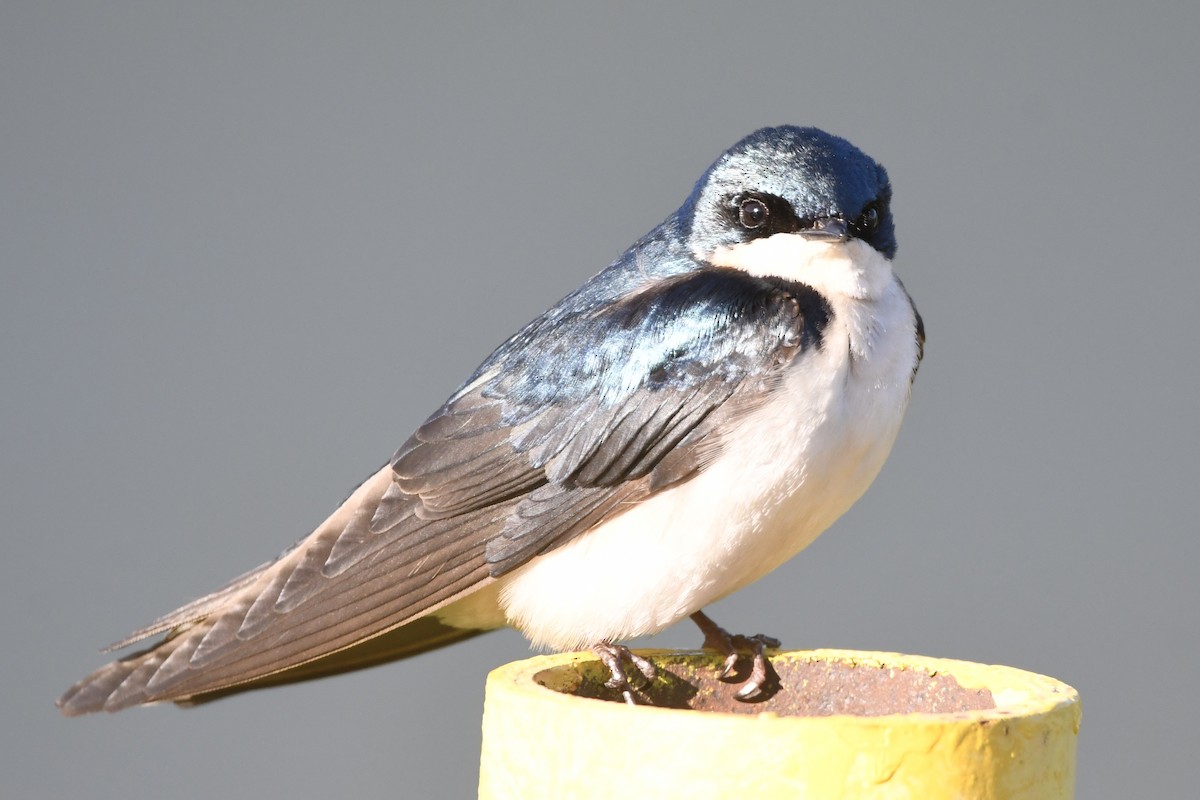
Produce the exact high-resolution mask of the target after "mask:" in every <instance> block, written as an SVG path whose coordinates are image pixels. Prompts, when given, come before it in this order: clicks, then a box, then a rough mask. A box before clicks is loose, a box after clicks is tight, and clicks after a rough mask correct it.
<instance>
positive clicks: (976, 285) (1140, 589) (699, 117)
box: [0, 2, 1200, 798]
mask: <svg viewBox="0 0 1200 800" xmlns="http://www.w3.org/2000/svg"><path fill="white" fill-rule="evenodd" d="M1106 6H1107V7H1106ZM1135 6H1136V7H1135ZM1198 34H1200V6H1198V5H1197V4H1195V3H1189V2H1177V3H1173V4H1156V3H1139V4H1126V3H1110V4H1102V3H1086V4H1085V3H1078V4H1074V5H1073V6H1072V5H1071V4H1053V5H1052V4H1046V3H992V4H987V5H986V6H984V5H983V4H979V5H977V6H974V7H972V8H971V9H970V10H967V9H966V8H964V7H963V4H958V3H945V4H942V5H935V4H928V3H927V4H924V5H923V6H921V7H920V8H919V9H917V10H914V9H906V8H902V7H900V4H893V3H881V4H873V5H858V4H853V5H852V4H849V3H841V4H838V3H822V4H819V5H813V6H811V7H809V6H808V5H807V4H803V3H787V4H774V5H758V4H754V3H733V2H724V3H688V4H679V5H677V6H674V7H671V8H668V7H666V6H659V5H643V4H628V5H622V4H599V3H594V4H591V6H590V8H588V9H587V10H583V11H579V10H570V9H569V8H568V7H566V6H562V5H559V4H545V5H542V6H540V7H532V6H527V7H516V6H507V5H506V6H505V7H504V8H503V9H501V8H500V7H499V4H497V6H496V7H485V6H484V5H483V4H480V6H460V7H453V6H450V5H439V6H437V7H436V8H435V7H434V6H433V4H429V7H428V8H426V9H424V10H420V11H409V10H402V9H401V4H399V3H397V4H369V5H368V4H349V3H339V4H328V5H326V6H323V7H322V6H316V5H304V4H299V3H279V4H274V5H264V4H246V3H231V4H228V5H225V4H216V3H207V4H173V3H143V4H136V3H103V4H101V3H80V4H63V3H35V2H28V3H24V2H4V3H3V5H0V359H2V362H0V367H2V372H0V375H2V381H3V383H2V388H0V402H2V403H3V406H2V415H0V437H2V438H0V497H2V499H3V512H4V513H3V523H4V527H3V531H2V533H0V536H2V539H0V541H2V542H3V547H4V556H3V559H0V581H2V582H0V591H2V592H3V602H2V603H0V620H2V624H3V639H2V641H3V655H2V658H3V677H4V687H5V690H4V704H3V715H2V721H0V735H2V736H3V741H2V742H0V753H2V754H3V755H2V756H0V758H2V763H0V766H2V768H0V794H3V795H4V796H5V797H14V798H15V797H83V796H87V797H93V798H108V797H112V798H116V797H122V798H124V797H185V798H186V797H248V796H260V797H284V796H286V797H291V798H320V797H330V796H336V797H381V798H382V797H416V796H430V797H450V798H454V797H467V796H470V795H472V794H473V792H474V789H475V782H476V779H477V758H478V748H479V720H480V712H481V703H482V696H483V684H484V679H485V676H486V674H487V672H488V670H489V669H491V668H493V667H496V666H498V665H500V664H503V663H505V662H507V661H511V660H514V659H518V658H522V657H525V656H526V655H527V654H528V653H529V650H528V647H527V646H526V644H525V642H524V640H523V639H522V638H521V637H520V636H519V635H517V634H516V633H513V632H511V631H503V632H498V633H495V634H491V635H488V636H485V637H482V638H480V639H477V640H475V641H473V642H470V643H467V644H464V645H461V646H458V647H455V648H452V649H449V650H445V651H441V652H437V653H432V654H429V655H426V656H422V657H420V658H417V659H414V660H411V661H408V662H404V663H400V664H394V665H390V666H387V667H383V668H379V669H375V670H370V671H367V672H363V673H359V674H356V675H351V676H345V677H340V678H337V679H334V680H326V681H320V682H317V683H311V684H306V685H301V686H296V687H291V688H285V689H276V690H271V691H265V692H257V693H251V694H248V695H244V696H239V697H236V698H232V699H228V700H224V701H221V702H218V703H215V704H212V705H209V706H206V707H203V708H199V709H194V710H178V709H176V708H174V707H170V706H167V707H157V708H151V709H136V710H132V711H127V712H124V713H122V714H119V715H116V716H108V715H101V716H94V717H90V718H85V719H72V720H67V719H62V718H60V717H59V715H58V713H57V711H56V710H55V708H54V706H53V701H54V699H55V698H56V697H57V696H58V695H59V693H60V692H62V690H64V689H65V688H66V687H67V686H68V685H70V684H71V683H72V682H73V681H75V680H76V679H78V678H80V677H82V676H83V675H84V674H85V673H87V672H88V671H90V670H91V669H93V668H94V667H96V666H98V665H99V664H101V663H102V661H103V660H104V657H103V656H101V655H99V654H97V653H96V648H97V647H99V646H102V645H104V644H105V643H107V642H109V641H112V640H114V639H116V638H119V637H120V636H122V635H124V634H125V633H127V632H128V631H129V630H131V629H133V628H134V627H136V626H138V625H141V624H143V623H146V622H148V621H149V620H150V619H152V618H153V617H155V616H156V615H158V614H159V613H162V612H164V611H168V610H170V609H172V608H174V607H175V606H177V605H179V604H181V603H182V602H184V601H186V600H189V599H191V598H192V597H195V596H197V595H199V594H202V593H204V592H206V591H208V590H210V589H212V588H214V587H216V586H217V585H219V584H221V583H222V582H224V581H225V580H226V579H228V578H231V577H232V576H234V575H235V574H238V573H240V572H241V571H242V570H244V569H247V568H249V567H251V566H253V565H255V564H258V563H260V562H261V561H263V560H265V559H267V558H269V557H271V556H272V555H274V554H275V553H276V552H278V551H279V550H280V549H282V548H283V547H284V546H286V545H288V544H290V543H291V542H292V541H294V540H295V539H297V538H299V537H300V536H301V535H303V534H305V533H307V532H308V530H310V529H311V527H312V526H313V525H315V524H316V523H317V522H319V521H320V520H321V519H323V518H324V516H325V514H326V513H327V512H328V511H330V510H331V509H332V508H333V507H334V506H335V505H336V504H337V503H338V502H339V501H340V500H341V499H342V498H343V496H344V495H345V494H346V493H347V492H348V491H349V490H350V489H351V488H352V487H353V486H354V485H355V484H356V483H357V482H358V481H359V480H360V479H362V478H363V477H365V476H366V475H367V474H368V473H370V472H371V471H372V470H373V469H375V468H376V467H377V466H378V465H379V464H381V463H382V462H383V461H384V460H386V459H387V458H388V457H389V456H390V455H391V453H392V451H393V450H394V449H395V448H396V447H397V446H398V445H399V444H400V443H401V442H403V441H404V439H405V438H406V437H407V436H408V434H409V433H410V432H411V430H412V429H413V428H414V427H415V426H416V425H418V424H419V423H420V422H421V421H422V420H423V419H424V418H425V416H426V415H427V414H428V413H429V412H430V411H432V410H433V409H434V408H436V406H437V405H438V404H439V403H440V402H441V401H442V400H443V399H444V398H445V396H446V395H447V394H448V393H449V392H450V391H451V390H452V389H453V388H454V387H455V386H456V385H457V384H458V383H459V382H460V381H461V380H462V379H463V378H465V377H466V376H467V375H468V374H469V372H470V371H471V370H472V369H473V368H474V367H475V366H476V365H477V364H478V363H479V361H480V360H482V359H483V357H484V356H486V355H487V354H488V353H489V352H490V351H491V349H492V348H493V347H494V346H495V345H496V344H498V343H499V342H500V341H501V340H502V339H503V338H505V337H506V336H507V335H508V334H510V333H511V332H512V331H514V330H515V329H516V328H518V327H519V326H521V325H522V324H524V323H525V322H526V321H528V320H529V319H531V318H532V317H534V316H535V315H537V314H538V313H540V312H541V311H542V310H543V309H544V308H546V307H547V306H548V305H550V304H551V303H553V302H554V301H555V300H557V299H558V298H559V297H561V296H562V295H563V294H565V293H567V292H568V291H570V290H571V289H573V288H574V287H575V286H577V285H578V284H579V283H580V282H581V281H583V280H584V279H585V278H587V277H588V276H590V275H591V274H593V273H594V272H596V271H598V270H599V269H601V268H602V267H604V266H605V265H606V264H608V263H609V262H610V261H611V260H612V259H613V258H615V257H616V256H617V255H619V254H620V253H621V251H622V250H623V249H624V248H625V247H626V246H627V245H629V244H630V243H631V242H632V241H633V240H634V239H635V238H636V237H638V236H639V235H641V234H642V233H644V232H645V231H646V230H648V229H649V228H651V227H652V226H654V225H655V224H657V223H658V222H659V221H660V220H662V219H663V218H664V217H665V216H666V215H667V214H669V213H670V212H671V211H673V210H674V209H675V208H676V207H677V206H678V204H679V203H680V202H681V201H682V200H683V198H684V197H685V196H686V195H687V193H688V192H689V190H690V188H691V186H692V183H693V182H694V181H695V180H696V178H697V177H699V175H700V173H701V172H702V171H703V170H704V169H705V168H706V167H707V166H708V164H709V163H710V162H711V161H712V160H713V159H714V158H715V157H716V156H717V155H718V154H719V153H720V152H721V151H722V150H724V149H725V148H726V147H727V146H729V145H730V144H732V143H733V142H734V141H736V140H737V139H738V138H740V137H741V136H743V135H744V134H746V133H748V132H750V131H751V130H753V129H755V128H757V127H760V126H762V125H766V124H779V123H784V122H791V123H799V124H807V125H817V126H820V127H823V128H826V129H827V130H829V131H831V132H834V133H837V134H839V135H842V136H845V137H847V138H849V139H850V140H851V141H853V142H855V143H856V144H858V145H859V146H860V147H862V148H863V149H864V150H866V151H867V152H868V153H870V154H871V155H872V156H874V157H875V158H877V159H879V160H880V161H882V162H883V163H884V164H885V165H886V166H887V167H888V169H889V171H890V173H891V177H892V181H893V184H894V187H895V200H894V209H895V214H896V220H897V231H898V237H899V241H900V251H899V255H898V257H897V261H896V265H897V269H898V271H899V273H900V275H901V276H902V277H903V279H904V281H905V283H906V285H907V286H908V288H909V290H910V292H911V293H912V295H913V297H914V298H915V300H916V303H917V306H918V307H919V309H920V310H921V312H922V314H923V315H924V317H925V321H926V326H927V330H928V335H929V341H928V346H927V349H926V358H925V363H924V365H923V366H922V368H921V372H920V375H919V376H918V380H917V383H916V387H915V391H914V395H913V404H912V408H911V411H910V413H909V416H908V420H907V422H906V425H905V427H904V429H903V431H902V432H901V435H900V439H899V441H898V443H897V445H896V448H895V450H894V452H893V454H892V457H891V459H890V461H889V462H888V464H887V465H886V466H885V468H884V470H883V473H882V474H881V476H880V477H879V479H878V481H877V482H876V484H875V486H874V487H873V488H872V489H871V491H869V492H868V494H867V496H866V497H865V498H864V499H863V500H862V501H861V502H860V503H859V504H858V505H857V506H856V507H855V508H854V509H853V510H851V512H850V513H848V514H847V515H846V516H845V517H844V518H843V519H842V520H841V521H840V522H838V523H837V524H836V525H835V526H834V528H833V529H832V530H830V531H829V532H828V533H826V534H825V536H824V537H823V538H821V539H820V540H819V541H818V542H817V543H816V544H815V545H813V546H812V547H811V548H809V550H808V551H806V552H805V553H804V554H802V555H801V556H800V557H798V558H797V559H795V560H793V561H792V562H791V563H789V564H787V565H786V566H785V567H783V568H781V569H780V570H778V571H777V572H776V573H774V574H773V575H771V576H769V577H768V578H766V579H765V580H763V581H761V582H760V583H758V584H756V585H754V586H752V587H750V588H748V589H746V590H744V591H743V592H741V593H740V594H738V595H737V596H735V597H733V598H731V599H729V600H727V601H725V602H723V603H722V604H720V605H719V606H717V607H714V608H713V609H712V612H713V615H714V616H715V617H716V618H717V619H718V620H719V621H721V622H722V623H723V624H725V625H726V626H728V627H730V628H732V629H736V630H742V631H751V630H763V631H767V632H770V633H772V634H774V635H776V636H779V637H781V638H782V639H783V640H784V642H785V644H786V645H787V646H789V647H793V648H803V647H817V646H836V647H851V648H863V649H873V650H898V651H904V652H911V653H921V654H927V655H935V656H946V657H954V658H965V659H971V660H977V661H983V662H998V663H1004V664H1010V665H1014V666H1017V667H1022V668H1025V669H1030V670H1034V671H1037V672H1043V673H1047V674H1050V675H1053V676H1055V677H1057V678H1060V679H1062V680H1064V681H1066V682H1068V683H1070V684H1072V685H1074V686H1075V687H1076V688H1078V689H1079V691H1080V692H1081V693H1082V696H1083V707H1084V716H1083V729H1082V734H1081V738H1080V749H1079V782H1078V786H1079V796H1080V797H1087V798H1095V797H1104V798H1110V797H1111V798H1125V797H1183V796H1188V795H1190V794H1191V793H1192V792H1193V791H1194V789H1195V786H1196V784H1197V776H1196V771H1197V766H1196V750H1197V745H1198V742H1197V734H1196V726H1195V717H1196V715H1197V713H1200V701H1198V700H1197V696H1196V691H1195V679H1196V677H1197V674H1198V673H1197V669H1198V668H1197V664H1200V647H1198V644H1197V623H1196V619H1195V617H1196V613H1197V610H1198V606H1200V603H1198V601H1200V590H1198V589H1197V587H1196V580H1195V577H1194V572H1195V569H1196V565H1197V563H1198V561H1200V544H1198V540H1197V535H1196V534H1197V523H1196V506H1197V503H1196V498H1197V493H1198V490H1197V488H1196V483H1197V480H1196V479H1197V468H1196V453H1197V444H1198V443H1200V442H1198V438H1200V437H1198V434H1197V431H1198V428H1200V426H1198V424H1197V420H1196V408H1197V390H1198V389H1200V380H1198V372H1200V358H1198V353H1197V350H1198V347H1197V344H1198V343H1200V334H1198V331H1197V291H1198V290H1200V279H1198V278H1197V271H1198V270H1200V265H1198V263H1197V258H1196V255H1195V244H1196V242H1195V239H1196V230H1197V225H1198V220H1200V201H1198V198H1200V157H1198V155H1197V148H1196V142H1197V132H1196V129H1197V123H1198V122H1200V92H1198V91H1197V84H1196V80H1197V76H1200V58H1198V57H1197V54H1196V53H1197V47H1196V44H1195V41H1196V37H1197V35H1198ZM653 643H654V644H656V645H660V646H669V647H695V646H697V645H698V644H699V636H698V634H697V631H696V630H695V629H694V628H693V627H692V626H691V625H689V624H684V625H680V626H678V627H677V629H673V630H670V631H668V632H666V633H664V634H662V635H660V636H659V637H657V638H656V639H655V640H653ZM612 733H613V732H612V731H597V745H598V746H600V744H601V743H602V740H603V739H604V738H605V737H608V736H610V735H612Z"/></svg>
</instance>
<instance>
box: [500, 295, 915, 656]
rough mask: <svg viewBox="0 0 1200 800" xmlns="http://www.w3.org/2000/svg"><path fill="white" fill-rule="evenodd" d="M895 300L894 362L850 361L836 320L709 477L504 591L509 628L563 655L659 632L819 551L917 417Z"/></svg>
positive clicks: (908, 351)
mask: <svg viewBox="0 0 1200 800" xmlns="http://www.w3.org/2000/svg"><path fill="white" fill-rule="evenodd" d="M896 289H897V291H898V296H897V297H895V298H889V300H888V302H889V303H891V304H892V305H894V306H895V308H890V307H889V308H887V309H885V312H886V313H883V317H885V318H888V319H887V320H886V321H888V322H891V318H892V317H893V316H894V318H895V321H896V322H895V324H893V327H892V329H891V330H889V331H888V332H887V336H886V337H885V338H884V339H882V340H877V341H876V342H875V343H874V344H875V345H878V346H879V347H880V348H881V349H882V350H894V351H895V352H887V353H882V352H876V353H873V354H872V357H871V358H868V359H865V360H864V359H859V358H854V359H852V357H851V347H850V346H849V345H850V343H851V341H852V340H853V338H854V336H855V331H854V329H853V324H854V317H855V315H854V314H845V313H843V314H837V315H836V316H835V318H834V320H833V321H832V322H831V324H830V326H829V328H828V329H827V331H826V338H825V347H824V348H823V349H822V350H821V351H815V352H812V353H809V354H806V355H804V356H803V357H802V358H801V359H799V360H798V361H797V362H796V364H794V365H793V367H792V369H791V371H790V373H789V374H788V376H787V377H786V379H785V386H784V387H781V388H782V391H779V392H777V394H776V395H775V396H774V397H773V398H772V400H771V401H770V403H769V404H767V405H765V406H764V407H762V408H760V409H758V410H757V411H756V412H754V413H753V414H750V415H748V416H747V417H746V418H745V419H743V420H742V421H741V423H740V429H739V430H738V431H737V433H735V434H732V435H730V436H728V437H727V438H725V440H724V441H725V443H726V444H725V447H724V449H723V451H722V453H721V455H720V457H718V459H717V460H716V461H715V462H714V463H713V464H711V465H710V466H709V467H708V468H707V469H705V470H704V471H703V472H702V473H701V474H700V475H698V476H696V477H695V478H693V479H691V480H689V481H687V482H686V483H684V484H681V485H679V486H677V487H673V488H671V489H668V490H666V491H664V492H662V493H660V494H657V495H655V496H653V497H651V498H650V499H648V500H646V501H644V502H642V503H640V504H638V505H637V506H635V507H634V508H632V509H630V510H629V511H626V512H624V513H622V514H621V515H620V516H617V517H615V518H613V519H611V520H609V521H608V522H606V523H604V524H603V525H601V526H600V527H599V528H597V529H595V530H593V531H590V532H588V533H586V534H584V535H583V536H580V537H579V538H578V539H576V540H575V541H573V542H570V543H568V544H566V545H563V546H562V547H559V548H557V549H555V550H552V551H550V552H549V553H546V554H544V555H542V556H540V557H538V558H536V559H534V560H533V561H531V562H530V563H529V564H527V565H525V566H524V567H522V568H520V569H518V570H516V571H514V572H513V573H512V574H511V575H510V576H507V577H505V578H503V579H501V581H500V582H499V590H500V604H501V607H502V608H503V610H504V613H505V614H506V616H507V619H508V621H509V624H511V625H513V626H514V627H516V628H518V629H520V630H521V631H523V632H524V633H525V634H526V635H527V636H528V637H529V638H530V639H531V640H533V642H534V643H535V644H536V645H539V646H549V647H551V648H554V649H558V650H570V649H578V648H580V647H584V646H588V645H591V644H594V643H596V642H600V641H619V640H623V639H628V638H631V637H634V636H640V635H645V634H650V633H656V632H658V631H660V630H662V629H663V628H665V627H667V626H669V625H671V624H673V623H674V622H677V621H678V620H680V619H682V618H683V617H685V616H688V615H689V614H691V613H693V612H695V611H697V610H699V609H700V608H702V607H703V606H705V605H707V604H709V603H711V602H713V601H715V600H717V599H719V598H721V597H724V596H725V595H727V594H730V593H731V592H733V591H736V590H737V589H739V588H741V587H742V586H745V585H746V584H748V583H750V582H752V581H754V580H756V579H758V578H760V577H762V576H763V575H765V574H766V573H768V572H770V571H771V570H773V569H774V568H775V567H777V566H779V565H780V564H782V563H783V562H784V561H786V560H788V559H789V558H791V557H792V556H794V555H795V554H796V553H798V552H800V550H802V549H804V548H805V547H806V546H807V545H809V544H810V543H811V542H812V541H813V540H814V539H816V537H817V536H818V535H820V534H821V532H822V531H824V530H825V529H826V528H827V527H829V525H831V524H832V523H833V521H834V520H836V519H837V518H838V517H839V516H841V515H842V514H843V513H844V512H845V511H846V510H847V509H848V508H849V507H850V506H851V504H853V503H854V501H855V500H857V499H858V498H859V497H860V496H861V495H862V494H863V492H864V491H866V489H867V487H868V486H869V485H870V483H871V481H872V480H873V479H874V478H875V476H876V474H877V473H878V472H879V469H880V468H881V467H882V465H883V462H884V460H885V459H886V457H887V454H888V452H889V451H890V449H891V447H892V443H893V441H895V438H896V433H897V431H898V430H899V426H900V422H901V419H902V417H903V415H904V411H905V408H906V407H907V404H908V394H909V385H910V379H911V372H912V368H913V366H914V365H915V363H916V338H915V331H914V328H913V321H912V312H911V309H910V308H909V306H908V298H907V296H906V295H904V293H903V290H902V289H900V287H899V284H898V283H897V284H896ZM901 302H902V303H903V307H901V306H900V305H899V303H901ZM836 311H837V308H836V303H835V313H836ZM875 311H876V312H878V311H879V309H875ZM893 311H894V314H893V313H892V312H893ZM858 316H859V317H862V315H858ZM872 319H875V320H878V314H875V315H872ZM900 320H905V321H906V324H899V322H900ZM876 327H877V326H876Z"/></svg>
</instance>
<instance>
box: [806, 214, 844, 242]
mask: <svg viewBox="0 0 1200 800" xmlns="http://www.w3.org/2000/svg"><path fill="white" fill-rule="evenodd" d="M800 235H801V236H803V237H804V238H805V239H812V240H814V241H826V242H844V241H846V240H847V239H849V238H850V229H849V228H847V227H846V222H845V220H841V219H837V218H836V217H826V218H824V219H818V220H813V225H812V227H811V228H803V229H801V231H800Z"/></svg>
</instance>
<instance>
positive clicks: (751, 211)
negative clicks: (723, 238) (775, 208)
mask: <svg viewBox="0 0 1200 800" xmlns="http://www.w3.org/2000/svg"><path fill="white" fill-rule="evenodd" d="M738 222H740V223H741V224H742V227H743V228H746V229H747V230H754V229H755V228H761V227H762V226H763V225H766V224H767V204H766V203H764V202H763V201H762V200H757V199H755V198H753V197H751V198H748V199H746V200H743V201H742V205H741V207H740V208H739V209H738Z"/></svg>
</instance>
